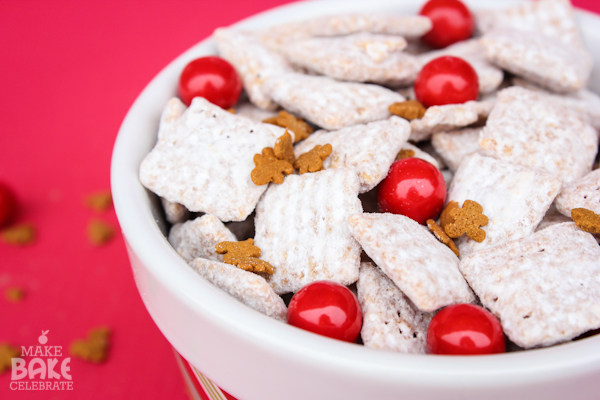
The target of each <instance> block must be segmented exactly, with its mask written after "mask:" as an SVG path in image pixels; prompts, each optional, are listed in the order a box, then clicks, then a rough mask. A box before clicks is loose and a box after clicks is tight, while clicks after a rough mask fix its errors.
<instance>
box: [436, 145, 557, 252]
mask: <svg viewBox="0 0 600 400" xmlns="http://www.w3.org/2000/svg"><path fill="white" fill-rule="evenodd" d="M560 186H561V182H560V180H559V179H558V178H556V177H554V176H552V175H551V174H548V173H546V172H540V171H535V170H532V169H530V168H526V167H523V166H521V165H516V164H511V163H508V162H506V161H502V160H496V159H495V158H491V157H484V156H482V155H479V154H473V155H472V156H469V158H467V159H466V160H465V161H464V162H463V163H462V164H461V165H460V167H459V168H458V170H457V171H456V174H455V175H454V178H453V179H452V184H451V185H450V190H449V191H448V197H447V199H448V200H447V201H448V202H450V201H456V202H457V203H458V205H459V206H460V207H462V206H463V203H464V202H465V200H473V201H475V202H477V203H479V205H481V206H482V207H483V214H484V215H485V216H487V217H488V218H489V222H488V224H487V225H485V226H483V227H481V229H483V230H484V231H485V233H486V237H485V239H484V240H483V241H482V242H480V243H478V242H476V241H474V240H472V239H469V238H468V237H467V236H466V235H463V236H461V237H459V238H458V240H457V241H456V244H457V246H458V248H459V250H460V254H461V257H465V256H467V255H469V254H470V253H472V252H473V251H476V250H480V249H483V248H486V247H491V246H497V245H499V244H501V243H505V242H508V241H511V240H515V239H520V238H522V237H526V236H529V235H531V234H532V233H533V231H534V230H535V228H536V227H537V226H538V224H539V223H540V221H541V220H542V218H544V215H545V214H546V211H547V210H548V208H549V207H550V205H551V204H552V201H553V200H554V198H555V197H556V195H557V194H558V192H559V191H560Z"/></svg>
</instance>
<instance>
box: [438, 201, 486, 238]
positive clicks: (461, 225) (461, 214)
mask: <svg viewBox="0 0 600 400" xmlns="http://www.w3.org/2000/svg"><path fill="white" fill-rule="evenodd" d="M450 218H452V219H453V221H454V222H452V223H449V224H447V225H446V226H445V227H444V231H445V232H446V234H448V236H450V237H451V238H457V237H459V236H462V235H463V234H464V233H466V234H467V236H468V237H469V238H471V239H473V240H474V241H476V242H483V240H484V239H485V231H484V230H483V229H480V227H481V226H486V225H487V224H488V222H489V219H488V217H486V216H485V215H483V207H481V205H479V203H477V202H475V201H473V200H466V201H465V202H464V203H463V207H462V208H458V207H456V208H454V209H452V210H451V211H450Z"/></svg>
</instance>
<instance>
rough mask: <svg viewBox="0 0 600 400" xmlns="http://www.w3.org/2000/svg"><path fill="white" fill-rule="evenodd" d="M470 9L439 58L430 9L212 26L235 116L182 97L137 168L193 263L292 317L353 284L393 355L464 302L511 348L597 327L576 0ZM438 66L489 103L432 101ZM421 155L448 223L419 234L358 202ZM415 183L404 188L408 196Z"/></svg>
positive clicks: (88, 351) (415, 347)
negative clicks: (427, 38) (425, 96)
mask: <svg viewBox="0 0 600 400" xmlns="http://www.w3.org/2000/svg"><path fill="white" fill-rule="evenodd" d="M470 12H471V14H472V18H473V22H474V26H475V28H474V30H473V33H472V35H471V37H470V38H468V39H467V40H463V41H460V42H457V43H454V44H451V45H450V46H447V47H445V48H441V49H434V48H431V47H429V46H428V45H427V44H425V43H424V42H423V41H421V39H420V38H421V37H422V36H423V35H425V34H426V33H427V32H429V31H430V30H431V29H432V22H431V20H430V19H429V18H428V17H426V16H424V15H394V14H389V15H387V14H386V15H371V14H364V15H352V14H344V15H333V16H325V17H319V18H315V19H312V20H308V21H298V22H292V23H288V24H284V25H280V26H273V27H269V28H266V29H262V30H253V31H246V30H241V29H233V28H220V29H217V31H216V32H215V34H214V40H215V42H216V47H217V49H218V54H219V56H221V57H223V58H224V59H225V60H226V61H228V62H229V63H231V64H232V65H233V67H234V68H235V70H236V71H237V73H238V74H239V77H240V78H241V80H242V82H243V86H244V90H245V93H246V95H245V96H242V99H243V100H240V101H238V104H236V105H235V106H234V108H233V109H232V110H230V112H228V110H226V109H222V108H220V107H218V106H216V105H214V104H212V103H211V102H209V101H207V100H206V99H205V98H202V97H195V98H194V99H193V101H192V102H191V104H190V106H189V107H187V108H186V107H185V105H184V104H183V103H182V102H181V101H180V100H179V99H178V98H173V99H171V100H170V101H169V102H168V103H167V104H166V105H165V108H164V111H163V113H162V116H161V118H160V124H159V128H158V141H157V143H156V145H155V147H154V148H153V149H152V151H151V152H150V153H149V154H148V155H147V156H146V158H145V159H144V160H143V162H142V163H141V167H140V181H141V183H142V184H143V185H144V186H145V187H146V188H148V189H149V190H150V191H152V192H154V193H155V194H156V195H158V196H159V197H160V198H161V200H162V205H163V209H164V214H165V218H166V220H167V221H168V222H169V223H171V224H172V225H171V228H170V232H169V234H168V240H169V242H170V243H171V245H172V246H173V248H174V249H175V250H176V251H177V253H178V254H179V255H180V256H181V257H182V259H184V260H185V262H186V263H188V264H189V265H190V266H191V268H192V269H193V270H195V271H196V272H197V273H198V274H200V275H201V276H202V277H203V278H205V279H206V280H208V281H209V282H211V283H212V284H213V285H215V286H217V287H218V288H220V289H222V290H224V291H225V292H227V293H229V294H230V295H231V296H233V297H235V298H236V299H238V300H239V301H241V302H243V303H244V304H246V305H248V306H249V307H251V308H253V309H254V310H257V311H259V312H261V313H263V314H265V315H267V316H269V317H272V318H275V319H277V320H280V321H283V322H284V323H285V321H286V314H287V304H288V303H289V298H290V297H289V296H287V294H292V293H296V292H298V291H299V290H300V289H302V288H303V287H305V286H306V285H309V284H311V283H313V282H316V281H332V282H335V283H338V284H342V285H345V286H348V287H350V288H351V290H353V291H354V293H357V296H358V300H359V302H360V306H361V308H362V314H363V324H362V331H361V340H360V342H361V343H363V344H364V345H365V346H368V347H373V348H378V349H384V350H388V351H395V352H401V353H423V354H424V353H427V352H428V347H427V336H428V333H427V332H428V326H429V325H430V321H431V320H432V319H433V318H435V316H436V314H437V313H438V312H439V311H440V310H441V309H443V308H444V307H447V306H450V305H454V304H463V303H466V304H476V305H480V306H483V308H485V309H486V310H488V311H489V312H491V313H492V314H493V316H494V317H495V318H496V319H498V320H499V323H500V324H501V327H502V330H503V332H504V335H505V336H506V339H507V340H508V342H507V343H509V344H510V345H509V346H508V347H509V349H510V351H515V350H523V349H530V348H537V347H545V346H551V345H555V344H559V343H563V342H568V341H571V340H573V339H577V338H578V337H579V336H581V335H583V334H585V333H588V332H589V331H594V330H597V329H599V328H600V245H599V243H600V170H598V169H596V170H593V168H594V162H595V160H597V157H598V140H599V130H598V129H599V128H600V97H599V96H597V95H596V94H595V93H592V92H591V91H590V90H589V89H586V85H587V82H588V80H589V78H590V74H591V71H592V58H591V56H590V54H589V53H588V51H587V50H586V49H585V47H584V45H583V41H582V39H581V37H580V35H579V32H578V28H577V25H576V21H575V17H574V11H573V8H572V6H571V4H570V2H569V0H539V1H531V2H528V3H525V4H523V5H518V6H511V7H509V8H506V9H503V10H485V9H478V10H471V11H470ZM428 43H429V42H428ZM440 57H442V58H444V59H446V58H448V59H450V58H456V57H457V58H460V59H462V60H464V61H466V62H467V67H469V66H470V70H472V71H474V72H475V73H476V74H477V79H476V80H475V83H474V84H475V85H476V86H474V87H475V90H476V91H475V94H477V91H478V93H479V98H477V99H475V100H467V101H465V102H462V103H458V104H446V103H444V102H443V101H441V102H440V103H438V104H434V105H431V106H429V107H425V106H424V105H423V102H422V101H420V99H419V96H420V94H419V93H418V92H419V91H418V90H415V89H414V88H413V85H414V84H415V82H416V81H417V80H418V79H421V78H422V77H420V76H419V74H420V71H421V70H422V69H423V67H424V66H425V65H428V63H430V62H432V61H433V60H439V59H440ZM463 64H464V63H463ZM471 89H473V87H471ZM432 90H433V89H432ZM426 104H429V103H426ZM413 157H414V158H419V159H422V160H425V161H426V162H428V163H429V164H431V165H433V166H434V168H437V170H436V169H434V171H436V173H439V172H440V171H441V173H442V175H443V177H444V180H445V183H446V187H444V189H445V190H447V192H445V193H447V195H446V197H445V202H444V203H443V206H444V207H443V211H441V214H440V213H439V212H438V214H437V215H435V216H434V217H432V218H429V217H428V218H427V222H426V225H421V224H419V223H418V222H416V221H415V220H413V219H411V218H409V217H407V216H404V215H400V214H391V213H381V212H375V213H367V212H363V210H379V209H378V208H377V207H378V206H377V201H378V200H377V199H378V192H377V190H378V185H379V184H380V183H381V182H382V181H384V179H387V178H386V177H387V176H388V171H389V170H390V167H391V166H392V164H394V163H400V162H402V160H405V159H407V158H413ZM595 165H596V168H597V165H598V164H597V161H596V164H595ZM438 170H439V171H438ZM415 179H417V178H415ZM419 179H420V178H419ZM444 180H441V178H440V181H441V182H442V184H441V185H439V186H442V187H443V186H444ZM409 181H410V180H409ZM409 184H410V182H408V181H403V182H399V184H398V191H399V192H400V191H402V190H404V191H405V192H406V193H408V194H407V196H408V195H410V191H411V190H414V188H412V187H409V186H406V185H409ZM402 185H404V186H402ZM432 190H433V189H432ZM415 193H416V192H415ZM419 193H421V192H419ZM359 195H360V196H359ZM109 201H110V199H109V198H105V197H102V196H96V197H90V198H89V199H88V200H87V203H88V204H89V205H90V207H94V208H99V207H104V204H105V203H106V202H109ZM440 210H441V209H440ZM232 224H233V225H232ZM233 226H235V229H234V228H233ZM92 231H94V232H92ZM248 231H249V232H254V234H253V235H250V238H248V236H245V237H242V236H240V235H239V236H237V237H236V234H235V232H248ZM98 232H99V228H98V227H96V228H94V227H92V226H90V240H92V241H93V242H94V243H96V244H100V243H102V242H103V241H104V240H105V239H106V236H108V235H109V233H107V232H104V231H102V232H99V233H98ZM111 233H112V232H111ZM6 235H7V233H6V232H5V233H4V236H5V237H4V239H3V240H9V239H8V238H7V237H6ZM12 240H13V241H17V240H20V239H17V238H13V239H12ZM284 299H285V301H284ZM99 332H100V331H99ZM107 336H108V333H107V332H104V331H101V332H100V333H98V332H92V333H91V334H90V337H89V338H88V340H87V341H79V342H77V343H75V344H74V345H73V347H72V352H73V354H75V355H77V356H79V357H81V358H83V359H86V360H89V361H92V362H100V361H101V360H103V359H104V352H105V347H106V337H107Z"/></svg>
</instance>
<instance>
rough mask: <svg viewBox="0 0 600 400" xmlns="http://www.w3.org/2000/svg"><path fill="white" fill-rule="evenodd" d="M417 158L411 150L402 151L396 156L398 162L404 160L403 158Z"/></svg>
mask: <svg viewBox="0 0 600 400" xmlns="http://www.w3.org/2000/svg"><path fill="white" fill-rule="evenodd" d="M414 156H415V151H414V150H411V149H402V150H400V152H399V153H398V155H397V156H396V161H398V160H402V159H403V158H410V157H414Z"/></svg>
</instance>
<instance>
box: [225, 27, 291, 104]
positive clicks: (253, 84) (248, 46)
mask: <svg viewBox="0 0 600 400" xmlns="http://www.w3.org/2000/svg"><path fill="white" fill-rule="evenodd" d="M213 37H214V39H215V43H216V44H217V49H218V51H219V54H220V55H221V57H223V58H224V59H226V60H227V61H229V62H230V63H231V64H232V65H233V66H234V67H235V69H236V71H237V72H238V74H239V75H240V77H241V78H242V82H243V84H244V89H245V90H246V93H248V97H250V101H251V102H252V103H253V104H254V105H256V106H257V107H259V108H262V109H263V110H275V109H276V108H277V104H275V103H273V102H272V101H271V99H270V98H269V96H268V95H267V94H266V93H265V91H264V89H263V84H264V82H265V79H267V78H268V77H269V76H273V75H279V74H281V73H285V72H290V71H292V68H291V67H290V65H289V64H288V63H287V61H286V60H285V59H284V58H283V57H282V56H281V55H279V54H277V53H275V52H273V51H272V50H269V49H268V48H267V47H265V46H264V45H263V44H262V43H261V42H260V41H259V40H257V39H256V38H255V37H254V36H253V35H251V34H248V33H246V32H240V31H236V30H233V29H226V28H219V29H217V30H215V33H214V34H213Z"/></svg>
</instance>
